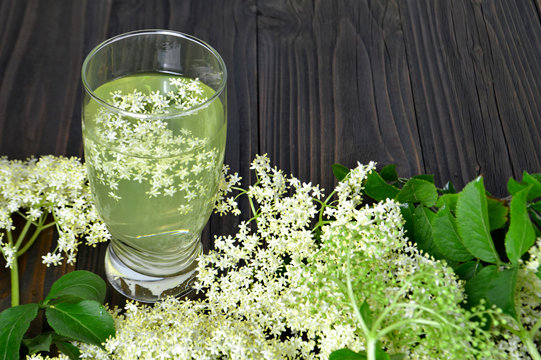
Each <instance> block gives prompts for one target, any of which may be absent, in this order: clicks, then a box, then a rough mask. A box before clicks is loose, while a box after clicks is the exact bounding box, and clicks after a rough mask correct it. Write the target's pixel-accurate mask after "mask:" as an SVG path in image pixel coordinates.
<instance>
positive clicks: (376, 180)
mask: <svg viewBox="0 0 541 360" xmlns="http://www.w3.org/2000/svg"><path fill="white" fill-rule="evenodd" d="M399 191H400V190H399V189H398V188H396V187H394V186H392V185H389V184H387V183H386V182H385V180H383V178H382V177H381V176H380V175H379V174H378V173H377V172H375V171H372V172H371V173H369V174H368V175H367V176H366V182H365V184H364V192H365V193H366V195H368V196H369V197H370V198H372V199H374V200H376V201H381V200H385V199H394V197H395V196H396V194H398V192H399Z"/></svg>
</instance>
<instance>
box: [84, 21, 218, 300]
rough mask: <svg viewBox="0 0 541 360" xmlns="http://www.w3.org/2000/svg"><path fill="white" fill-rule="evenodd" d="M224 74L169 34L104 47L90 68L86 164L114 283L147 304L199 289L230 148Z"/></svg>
mask: <svg viewBox="0 0 541 360" xmlns="http://www.w3.org/2000/svg"><path fill="white" fill-rule="evenodd" d="M226 74H227V72H226V68H225V65H224V62H223V60H222V58H221V57H220V55H219V54H218V53H217V52H216V50H214V49H213V48H212V47H210V46H209V45H207V44H206V43H204V42H202V41H201V40H198V39H196V38H194V37H192V36H189V35H186V34H182V33H178V32H174V31H168V30H142V31H136V32H130V33H126V34H122V35H119V36H116V37H113V38H111V39H109V40H106V41H105V42H103V43H102V44H100V45H98V46H97V47H96V48H95V49H94V50H92V51H91V52H90V54H89V55H88V56H87V58H86V59H85V61H84V63H83V66H82V83H83V87H84V94H83V111H82V129H83V142H84V152H85V163H86V167H87V171H88V176H89V182H90V188H91V191H92V195H93V198H94V201H95V204H96V208H97V211H98V214H99V216H100V217H101V218H102V219H103V221H104V222H105V224H106V225H107V228H108V229H109V231H110V233H111V236H112V239H111V242H110V244H109V246H108V248H107V253H106V255H105V271H106V275H107V279H108V281H109V282H110V283H111V284H112V286H113V287H114V288H115V289H116V290H118V291H119V292H120V293H122V294H123V295H125V296H127V297H129V298H132V299H135V300H138V301H143V302H154V301H157V300H159V299H160V298H163V297H165V296H180V295H183V294H186V293H187V292H189V291H190V290H191V283H192V282H193V278H194V275H195V273H196V268H197V258H198V257H199V255H200V254H201V253H202V244H201V233H202V231H203V228H204V227H205V225H206V223H207V221H208V219H209V217H210V214H211V212H212V209H213V206H214V202H215V200H216V196H217V190H218V184H219V181H220V175H221V169H222V164H223V159H224V151H225V142H226V127H227V116H226V76H227V75H226Z"/></svg>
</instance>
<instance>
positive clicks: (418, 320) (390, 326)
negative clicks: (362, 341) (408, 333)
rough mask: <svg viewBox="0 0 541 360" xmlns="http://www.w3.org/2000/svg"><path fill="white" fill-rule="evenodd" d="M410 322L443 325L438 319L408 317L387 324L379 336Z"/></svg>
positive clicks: (433, 325)
mask: <svg viewBox="0 0 541 360" xmlns="http://www.w3.org/2000/svg"><path fill="white" fill-rule="evenodd" d="M409 324H421V325H428V326H432V327H441V324H440V323H438V322H436V321H432V320H426V319H406V320H402V321H398V322H395V323H394V324H391V325H389V326H387V327H386V328H383V329H381V330H380V331H379V332H378V338H379V337H383V336H385V334H387V333H388V332H391V331H393V330H396V329H399V328H401V327H403V326H405V325H409Z"/></svg>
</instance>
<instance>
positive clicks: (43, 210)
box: [0, 156, 110, 267]
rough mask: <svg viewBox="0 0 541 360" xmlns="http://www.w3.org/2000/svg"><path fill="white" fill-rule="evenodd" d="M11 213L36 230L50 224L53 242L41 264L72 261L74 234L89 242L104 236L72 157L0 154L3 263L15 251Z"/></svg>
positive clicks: (76, 242)
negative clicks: (55, 236)
mask: <svg viewBox="0 0 541 360" xmlns="http://www.w3.org/2000/svg"><path fill="white" fill-rule="evenodd" d="M13 216H21V217H23V218H25V219H26V220H27V221H28V222H29V224H30V225H33V226H34V227H35V231H36V232H37V233H39V232H40V231H41V230H43V229H45V228H47V227H50V226H55V227H56V230H57V231H58V237H59V238H58V242H57V246H56V248H55V249H54V250H53V251H52V252H50V253H48V254H46V255H44V256H43V263H44V264H46V265H47V266H50V265H58V264H60V263H61V262H62V261H63V260H67V262H68V263H69V264H73V263H74V262H75V260H76V255H77V247H78V245H79V240H78V239H79V238H85V239H86V243H87V244H88V245H91V246H95V245H96V244H97V243H99V242H102V241H106V240H108V239H109V238H110V235H109V232H108V231H107V229H106V228H105V225H104V224H103V223H102V222H101V221H100V219H99V218H98V215H97V214H96V211H95V208H94V205H93V203H92V199H91V194H90V190H89V188H88V184H87V177H86V170H85V167H84V166H83V165H82V164H81V162H80V161H79V159H77V158H64V157H55V156H43V157H40V158H39V159H35V158H31V159H29V160H27V161H20V160H8V159H7V158H5V157H3V158H0V230H2V232H3V233H4V236H0V242H1V245H0V246H1V250H2V251H1V252H2V255H3V257H4V259H5V260H6V266H7V267H11V265H12V264H13V261H14V259H15V256H16V255H15V254H16V252H17V251H19V248H17V247H16V246H15V241H14V239H12V238H11V237H12V231H13V230H14V227H13ZM51 217H52V219H51ZM6 234H7V236H6ZM21 245H24V244H23V243H19V245H18V246H21Z"/></svg>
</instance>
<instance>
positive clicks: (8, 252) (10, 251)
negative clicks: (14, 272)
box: [0, 236, 17, 268]
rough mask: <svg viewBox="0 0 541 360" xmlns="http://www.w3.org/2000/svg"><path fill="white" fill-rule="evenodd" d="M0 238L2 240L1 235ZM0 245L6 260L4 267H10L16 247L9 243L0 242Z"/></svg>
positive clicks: (14, 257) (14, 256)
mask: <svg viewBox="0 0 541 360" xmlns="http://www.w3.org/2000/svg"><path fill="white" fill-rule="evenodd" d="M0 240H2V237H1V236H0ZM0 246H1V247H0V251H1V252H2V255H4V259H5V260H6V267H7V268H10V267H11V266H12V265H13V261H14V260H15V259H16V253H17V249H16V248H15V247H13V246H10V245H9V244H1V245H0Z"/></svg>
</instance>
